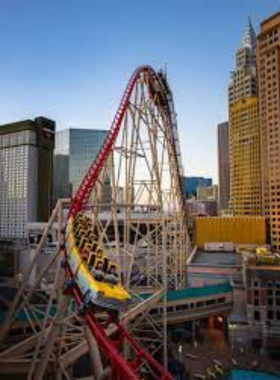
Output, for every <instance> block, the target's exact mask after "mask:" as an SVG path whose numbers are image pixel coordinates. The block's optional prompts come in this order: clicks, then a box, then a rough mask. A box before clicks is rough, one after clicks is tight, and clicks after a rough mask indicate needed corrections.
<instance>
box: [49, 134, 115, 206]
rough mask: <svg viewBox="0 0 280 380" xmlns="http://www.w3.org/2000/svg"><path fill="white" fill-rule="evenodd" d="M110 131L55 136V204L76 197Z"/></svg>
mask: <svg viewBox="0 0 280 380" xmlns="http://www.w3.org/2000/svg"><path fill="white" fill-rule="evenodd" d="M107 133H108V131H106V130H99V129H78V128H70V129H66V130H63V131H58V132H56V135H55V156H54V203H56V201H57V200H58V199H59V198H69V197H72V196H74V194H75V193H76V191H77V190H78V187H79V185H80V183H81V181H82V180H83V178H84V176H85V174H86V172H87V170H88V169H89V167H90V165H91V164H92V162H93V161H94V159H95V158H96V156H97V154H98V152H99V150H100V148H101V147H102V145H103V142H104V140H105V138H106V136H107Z"/></svg>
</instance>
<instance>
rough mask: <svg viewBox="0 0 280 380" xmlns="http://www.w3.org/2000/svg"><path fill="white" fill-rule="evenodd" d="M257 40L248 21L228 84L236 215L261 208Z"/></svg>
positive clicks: (258, 212) (232, 205) (254, 212)
mask: <svg viewBox="0 0 280 380" xmlns="http://www.w3.org/2000/svg"><path fill="white" fill-rule="evenodd" d="M256 43H257V38H256V34H255V32H254V29H253V27H252V25H251V22H250V21H249V23H248V25H247V27H246V30H245V34H244V37H243V41H242V46H241V48H240V49H238V50H237V52H236V69H235V71H234V72H233V73H232V78H231V83H230V86H229V123H230V133H229V135H230V209H231V211H232V213H233V215H237V216H242V215H261V212H262V208H261V169H260V125H259V110H258V96H257V58H256Z"/></svg>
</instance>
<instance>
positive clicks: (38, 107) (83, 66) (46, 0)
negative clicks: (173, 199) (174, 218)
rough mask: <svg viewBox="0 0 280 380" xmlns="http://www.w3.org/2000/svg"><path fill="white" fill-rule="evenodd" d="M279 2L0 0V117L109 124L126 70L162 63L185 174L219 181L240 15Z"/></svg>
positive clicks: (272, 8)
mask: <svg viewBox="0 0 280 380" xmlns="http://www.w3.org/2000/svg"><path fill="white" fill-rule="evenodd" d="M279 9H280V3H279V0H155V1H153V0H139V1H135V0H0V19H1V21H0V47H1V49H0V57H1V58H0V123H1V124H3V123H8V122H11V121H16V120H21V119H25V118H34V117H35V116H38V115H42V116H46V117H49V118H53V119H54V120H56V122H57V128H58V129H63V128H67V127H81V128H85V127H86V128H87V127H88V128H90V127H93V128H95V127H99V128H109V127H110V124H111V120H112V118H113V115H114V113H115V111H116V108H117V106H118V103H119V101H120V99H121V96H122V92H123V89H124V88H125V85H126V83H127V80H128V79H129V77H130V74H131V73H132V71H133V70H134V69H135V67H137V66H138V65H141V64H150V65H152V66H154V67H155V68H156V69H157V68H160V67H162V66H164V64H165V62H166V63H167V65H168V74H169V79H170V82H171V86H172V89H173V93H174V98H175V106H176V110H177V113H178V122H179V133H180V139H181V148H182V151H183V162H184V166H185V172H186V174H187V175H207V176H213V177H214V179H216V178H217V141H216V140H217V123H219V122H221V121H224V120H226V119H227V114H228V109H227V86H228V83H229V78H230V71H231V70H232V69H234V54H235V50H236V49H237V48H238V47H239V45H240V43H241V39H242V35H243V31H244V28H245V25H246V23H247V18H248V16H250V17H251V19H252V23H253V25H254V27H255V29H256V30H257V31H258V30H259V23H260V22H261V21H262V20H263V19H265V18H267V17H269V16H270V15H272V14H273V13H275V12H277V11H279Z"/></svg>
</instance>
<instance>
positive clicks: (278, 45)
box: [258, 12, 280, 250]
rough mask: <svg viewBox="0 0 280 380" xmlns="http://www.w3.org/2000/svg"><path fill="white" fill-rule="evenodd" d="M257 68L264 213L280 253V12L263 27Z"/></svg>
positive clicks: (264, 23)
mask: <svg viewBox="0 0 280 380" xmlns="http://www.w3.org/2000/svg"><path fill="white" fill-rule="evenodd" d="M258 69H259V71H258V72H259V100H260V123H261V165H262V187H263V212H264V215H265V216H266V217H268V218H269V220H270V230H271V241H272V243H273V246H274V247H275V248H276V249H277V250H280V12H278V13H277V14H275V15H273V16H272V17H270V18H269V19H267V20H265V21H264V22H262V24H261V32H260V35H259V36H258Z"/></svg>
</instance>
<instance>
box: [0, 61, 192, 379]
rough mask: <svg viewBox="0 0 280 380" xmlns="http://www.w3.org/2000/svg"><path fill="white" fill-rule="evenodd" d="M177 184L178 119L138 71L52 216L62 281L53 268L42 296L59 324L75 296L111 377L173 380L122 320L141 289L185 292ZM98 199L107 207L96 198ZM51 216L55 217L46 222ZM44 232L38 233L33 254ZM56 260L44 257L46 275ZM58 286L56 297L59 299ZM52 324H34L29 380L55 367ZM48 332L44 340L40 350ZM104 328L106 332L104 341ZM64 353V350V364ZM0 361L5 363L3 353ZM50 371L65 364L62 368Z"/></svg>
mask: <svg viewBox="0 0 280 380" xmlns="http://www.w3.org/2000/svg"><path fill="white" fill-rule="evenodd" d="M181 178H182V162H181V155H180V149H179V142H178V132H177V124H176V114H175V111H174V105H173V98H172V93H171V90H170V87H169V84H168V82H167V79H166V76H165V75H164V74H163V73H162V72H159V73H157V72H156V71H154V70H153V68H151V67H150V66H141V67H139V68H138V69H136V70H135V72H134V73H133V75H132V77H131V79H130V80H129V83H128V85H127V88H126V90H125V92H124V95H123V98H122V100H121V103H120V106H119V108H118V110H117V113H116V116H115V118H114V120H113V123H112V126H111V129H110V131H109V132H108V135H107V137H106V139H105V141H104V144H103V146H102V148H101V149H100V151H99V153H98V155H97V157H96V159H95V161H94V162H93V164H92V165H91V167H90V168H89V170H88V172H87V174H86V175H85V177H84V179H83V181H82V183H81V185H80V187H79V189H78V191H77V193H76V195H75V197H74V199H73V200H71V202H70V207H69V209H68V211H67V215H66V216H65V213H64V214H63V212H61V210H60V214H59V215H60V216H58V222H59V226H60V227H59V228H60V230H59V231H58V234H59V241H60V245H59V249H58V251H59V256H57V254H56V256H55V258H57V257H59V260H60V261H61V268H62V269H63V271H64V275H63V276H62V275H61V270H60V271H59V269H57V272H56V277H55V284H56V286H55V287H54V288H52V289H55V291H56V293H55V294H56V295H55V294H54V290H51V291H50V293H48V300H49V301H48V302H49V304H48V306H47V310H46V311H45V313H46V314H48V313H49V312H50V306H49V305H50V304H51V301H50V299H52V300H53V299H55V300H56V301H55V302H56V303H57V304H58V308H60V309H59V310H60V311H58V313H57V316H56V317H55V318H57V319H59V320H61V318H66V317H65V315H66V314H67V312H68V313H70V312H69V296H70V297H73V298H74V299H75V304H76V306H74V307H75V308H76V309H75V310H77V315H78V318H82V319H83V320H84V321H85V324H86V326H87V331H88V332H90V334H91V336H92V338H90V337H88V341H90V342H91V345H92V346H93V345H97V346H98V348H99V351H100V353H101V354H102V357H103V362H104V360H105V361H106V363H107V367H108V368H109V375H108V376H110V378H111V379H116V380H117V379H119V380H124V379H131V380H133V379H135V380H136V379H138V380H139V379H146V378H147V379H148V378H149V379H162V380H169V379H172V376H171V375H170V374H169V373H168V371H167V370H166V368H165V367H164V366H162V365H161V364H159V363H158V362H157V361H156V360H155V359H154V357H153V355H151V354H150V353H149V352H148V351H147V350H146V348H147V347H145V348H144V347H143V344H140V343H139V339H137V338H142V335H143V332H141V333H140V335H139V334H138V337H137V336H135V335H134V334H133V328H132V322H133V320H135V318H131V321H132V322H131V326H130V327H129V328H128V326H126V325H124V324H123V323H122V322H120V320H121V318H122V314H123V313H125V312H128V313H129V310H130V308H131V307H133V303H134V302H135V298H137V297H138V298H137V299H138V300H139V299H140V298H139V294H141V292H142V293H143V292H144V293H147V291H148V292H150V294H151V297H153V294H155V292H156V291H157V290H163V291H164V292H165V293H166V291H167V290H168V289H173V290H176V289H183V288H185V285H186V277H185V271H184V266H185V263H186V255H187V253H188V236H187V230H186V213H185V204H184V196H183V189H182V182H181ZM108 184H109V185H108ZM106 192H107V193H108V192H109V195H110V202H106V201H104V194H106ZM57 215H58V213H56V214H53V216H52V218H51V220H50V224H51V223H53V221H54V220H55V218H56V217H57ZM47 233H48V231H47V230H46V231H45V234H44V235H43V239H42V242H41V243H40V244H41V245H40V244H39V247H38V252H39V250H40V249H41V248H42V245H43V241H44V237H45V236H46V234H47ZM112 243H113V244H112ZM55 258H52V259H51V258H50V262H49V264H48V266H46V268H47V267H48V268H49V267H50V266H51V265H52V264H53V262H54V260H55ZM32 265H33V266H32ZM34 266H35V263H34V262H33V263H31V266H30V268H29V269H28V270H27V272H26V274H25V279H24V281H23V283H22V285H21V287H20V288H19V291H18V294H17V295H16V297H15V299H14V301H13V303H12V305H11V307H10V309H9V312H8V315H7V319H6V321H5V323H4V325H3V327H2V329H1V332H0V339H2V340H3V339H4V337H5V336H6V335H7V333H8V331H9V328H10V327H11V324H12V320H13V318H14V316H15V314H16V313H17V312H18V310H19V309H20V308H26V305H27V303H28V300H29V299H31V297H32V296H31V295H30V294H31V293H32V292H34V290H35V288H36V286H38V284H39V282H40V281H41V280H42V278H43V276H44V274H45V272H44V273H40V274H39V275H38V280H36V281H35V284H33V286H31V290H30V285H28V278H29V277H30V275H31V273H32V270H33V269H34ZM46 268H45V270H47V269H46ZM60 287H62V288H63V294H62V295H60V296H59V295H57V294H58V289H59V288H60ZM27 289H28V291H27ZM26 292H27V293H26ZM32 294H33V293H32ZM49 294H50V295H49ZM59 305H60V306H59ZM66 310H68V311H67V312H66ZM100 314H102V318H101V319H100V318H99V315H100ZM164 316H166V310H164V308H163V318H164ZM55 318H54V319H53V320H51V322H50V321H47V319H45V320H44V322H43V324H41V329H42V331H43V332H42V335H40V337H39V338H38V341H37V346H36V349H35V352H34V353H33V360H32V361H31V368H29V370H28V374H29V377H28V379H32V378H33V376H34V378H36V379H42V378H43V376H44V374H45V373H46V370H47V366H48V361H53V360H54V359H52V358H51V350H52V349H53V348H54V347H56V343H55V339H56V336H57V335H58V334H61V332H62V331H63V330H64V329H65V328H64V326H63V324H61V325H60V327H59V328H58V327H57V321H56V320H55ZM149 318H150V317H149ZM163 325H164V324H163ZM75 326H76V324H75ZM47 329H49V330H48V338H49V339H50V341H49V342H47V343H46V342H45V340H46V331H47ZM108 329H111V331H113V333H111V334H108ZM164 329H165V331H164V332H163V338H162V339H163V341H162V343H163V346H164V350H165V355H166V321H165V327H164ZM44 334H45V335H44ZM136 335H137V334H136ZM44 337H45V338H44ZM91 339H93V340H91ZM65 340H67V339H66V338H64V341H65ZM140 342H141V340H140ZM44 345H45V346H44ZM42 347H45V348H44V349H43V348H42ZM92 348H93V347H92ZM124 348H125V349H124ZM62 351H63V350H62V349H60V351H59V352H60V354H61V352H62ZM67 355H68V356H69V352H68V351H67V352H66V353H65V355H64V357H65V356H66V357H67ZM62 356H63V355H62ZM2 357H4V358H5V357H6V356H5V353H4V356H3V355H2ZM40 357H41V358H43V359H42V360H41V363H39V362H38V361H40ZM0 361H1V353H0ZM63 363H65V361H64V362H63ZM164 364H165V365H166V364H167V363H166V360H165V363H164ZM0 365H1V364H0ZM58 365H59V366H60V367H63V366H62V365H61V362H59V363H58ZM60 372H61V377H60V378H61V379H62V378H64V377H65V378H68V377H67V376H68V375H67V372H66V371H65V369H63V370H61V368H60Z"/></svg>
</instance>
